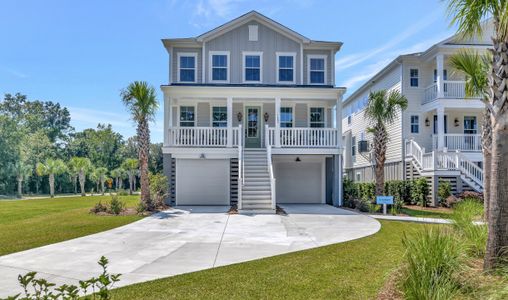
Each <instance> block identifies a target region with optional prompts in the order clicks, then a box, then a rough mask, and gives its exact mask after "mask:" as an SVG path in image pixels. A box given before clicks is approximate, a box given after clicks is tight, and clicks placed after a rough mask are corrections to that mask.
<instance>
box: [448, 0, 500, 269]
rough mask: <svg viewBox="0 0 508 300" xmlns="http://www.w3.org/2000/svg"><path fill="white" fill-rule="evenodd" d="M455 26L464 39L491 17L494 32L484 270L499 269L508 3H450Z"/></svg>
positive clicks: (467, 0) (463, 0) (490, 0)
mask: <svg viewBox="0 0 508 300" xmlns="http://www.w3.org/2000/svg"><path fill="white" fill-rule="evenodd" d="M448 10H449V13H450V15H451V16H452V23H453V24H457V25H458V32H459V33H460V34H462V35H464V36H469V37H472V36H475V35H479V34H481V33H482V32H483V31H484V27H483V26H482V25H483V21H485V20H486V19H488V18H490V19H491V20H492V23H493V27H494V32H493V35H492V36H491V38H492V42H493V49H491V53H492V64H491V69H490V72H489V73H488V79H489V96H490V97H489V100H488V101H486V103H485V104H486V106H487V108H488V109H489V111H490V116H491V117H490V119H491V123H492V161H491V170H490V189H489V199H487V200H486V201H489V204H488V205H489V212H488V219H487V223H488V228H489V234H488V239H487V249H486V253H485V259H484V268H485V269H486V270H492V269H494V268H497V267H500V266H501V265H502V263H503V261H506V260H507V259H508V251H506V249H507V248H508V184H507V183H508V182H507V176H506V174H508V160H507V159H506V157H507V156H508V130H506V128H508V55H507V52H508V1H506V0H483V1H473V0H449V2H448Z"/></svg>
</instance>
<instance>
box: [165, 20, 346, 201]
mask: <svg viewBox="0 0 508 300" xmlns="http://www.w3.org/2000/svg"><path fill="white" fill-rule="evenodd" d="M162 42H163V44H164V47H165V48H166V49H167V51H168V54H169V57H170V71H169V74H170V80H169V83H168V84H166V85H163V86H162V87H161V88H162V91H163V93H164V146H163V153H164V172H165V174H166V175H167V176H168V178H170V182H169V184H170V187H171V188H170V190H171V196H170V198H171V199H170V201H171V202H172V203H173V204H176V205H233V204H236V205H238V208H239V209H242V210H269V211H274V209H275V206H276V204H277V203H329V204H335V205H340V204H341V201H342V199H341V196H342V195H341V194H342V192H341V188H342V187H341V183H340V182H341V180H339V179H340V178H341V177H342V137H341V136H342V135H341V133H342V130H341V124H342V123H341V122H340V118H341V116H342V113H341V104H342V95H343V94H344V92H345V89H344V88H338V87H335V83H334V75H333V74H334V72H335V70H334V68H335V67H334V61H335V54H336V53H337V52H338V51H339V50H340V47H341V45H342V44H341V43H339V42H323V41H313V40H310V39H308V38H306V37H305V36H302V35H300V34H299V33H296V32H294V31H292V30H291V29H289V28H287V27H284V26H283V25H281V24H279V23H277V22H275V21H273V20H271V19H269V18H267V17H265V16H263V15H261V14H259V13H257V12H255V11H252V12H249V13H247V14H245V15H242V16H240V17H238V18H236V19H234V20H232V21H230V22H228V23H226V24H224V25H221V26H219V27H217V28H215V29H213V30H211V31H208V32H206V33H204V34H202V35H200V36H198V37H193V38H183V39H163V40H162Z"/></svg>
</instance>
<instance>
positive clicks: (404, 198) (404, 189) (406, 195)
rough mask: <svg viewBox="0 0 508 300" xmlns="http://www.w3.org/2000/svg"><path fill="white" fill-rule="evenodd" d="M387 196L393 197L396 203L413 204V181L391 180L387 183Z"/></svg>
mask: <svg viewBox="0 0 508 300" xmlns="http://www.w3.org/2000/svg"><path fill="white" fill-rule="evenodd" d="M385 195H391V196H393V198H394V199H393V200H394V202H402V203H410V202H411V181H405V180H390V181H387V182H385Z"/></svg>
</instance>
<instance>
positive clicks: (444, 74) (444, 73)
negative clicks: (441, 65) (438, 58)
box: [434, 69, 448, 83]
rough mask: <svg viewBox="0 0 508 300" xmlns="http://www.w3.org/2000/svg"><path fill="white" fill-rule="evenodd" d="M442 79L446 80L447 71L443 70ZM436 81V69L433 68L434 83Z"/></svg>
mask: <svg viewBox="0 0 508 300" xmlns="http://www.w3.org/2000/svg"><path fill="white" fill-rule="evenodd" d="M443 80H448V71H446V70H443ZM436 82H437V70H436V69H434V83H436Z"/></svg>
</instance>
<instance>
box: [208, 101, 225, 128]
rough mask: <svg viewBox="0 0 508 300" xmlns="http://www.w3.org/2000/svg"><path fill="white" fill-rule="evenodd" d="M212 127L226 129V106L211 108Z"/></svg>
mask: <svg viewBox="0 0 508 300" xmlns="http://www.w3.org/2000/svg"><path fill="white" fill-rule="evenodd" d="M212 126H213V127H227V126H228V111H227V107H226V106H214V107H213V108H212Z"/></svg>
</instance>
